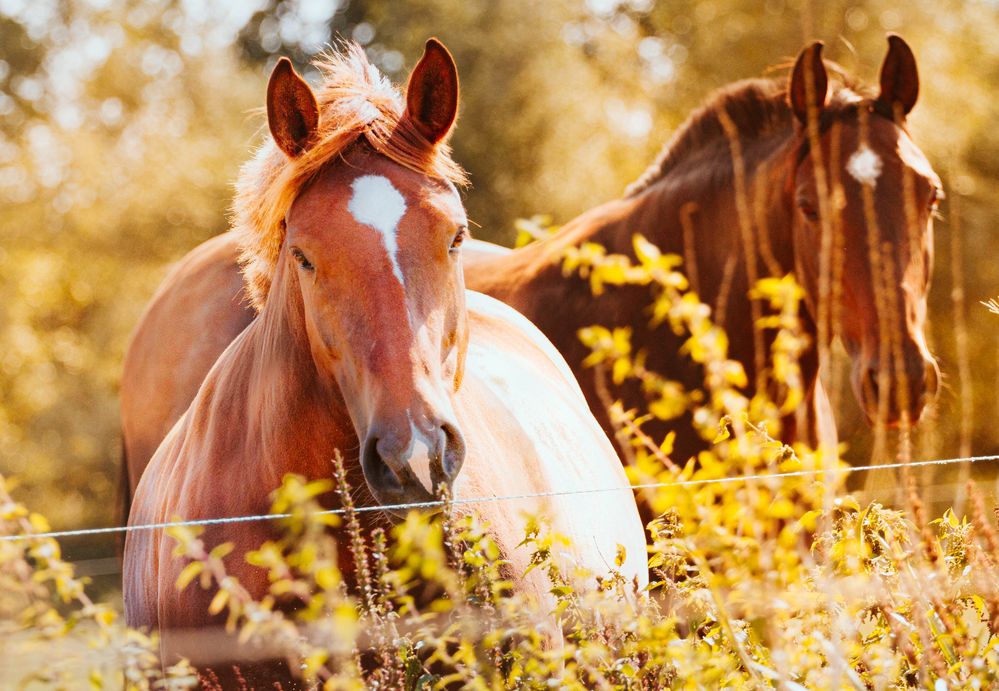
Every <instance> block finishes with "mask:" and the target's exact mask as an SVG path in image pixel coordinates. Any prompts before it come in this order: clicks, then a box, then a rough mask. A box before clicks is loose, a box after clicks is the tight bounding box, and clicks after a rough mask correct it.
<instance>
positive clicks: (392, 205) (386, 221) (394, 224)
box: [347, 175, 406, 283]
mask: <svg viewBox="0 0 999 691" xmlns="http://www.w3.org/2000/svg"><path fill="white" fill-rule="evenodd" d="M350 187H351V189H352V190H353V192H354V193H353V194H352V195H351V197H350V202H349V203H348V204H347V210H348V211H350V213H351V214H353V216H354V218H355V219H356V220H357V222H358V223H363V224H364V225H366V226H371V227H372V228H374V229H375V230H377V231H378V232H379V233H381V235H382V244H384V246H385V251H386V252H387V253H388V256H389V261H390V262H392V272H393V273H394V274H395V277H396V278H398V279H399V283H403V278H402V270H401V269H400V268H399V261H398V260H397V259H396V256H395V255H396V252H397V251H398V249H399V246H398V244H397V242H396V233H397V232H398V230H399V221H400V220H402V217H403V216H404V215H405V213H406V200H405V199H404V198H403V196H402V194H400V193H399V190H397V189H396V188H395V186H394V185H393V184H392V183H391V182H390V181H389V179H388V178H386V177H383V176H381V175H362V176H361V177H359V178H356V179H355V180H354V182H353V183H351V185H350Z"/></svg>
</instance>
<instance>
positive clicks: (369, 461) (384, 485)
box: [361, 436, 402, 492]
mask: <svg viewBox="0 0 999 691" xmlns="http://www.w3.org/2000/svg"><path fill="white" fill-rule="evenodd" d="M378 441H379V440H378V439H377V438H376V437H374V436H370V437H368V440H367V442H365V444H364V450H363V451H362V452H361V470H363V471H364V479H365V480H366V481H367V483H368V484H369V485H370V486H372V487H377V488H379V489H381V490H383V491H388V492H398V491H400V490H401V489H402V483H401V482H400V481H399V477H398V476H397V475H396V474H395V472H394V471H393V470H392V468H390V467H389V464H388V463H386V462H385V459H383V458H382V455H381V453H379V451H378Z"/></svg>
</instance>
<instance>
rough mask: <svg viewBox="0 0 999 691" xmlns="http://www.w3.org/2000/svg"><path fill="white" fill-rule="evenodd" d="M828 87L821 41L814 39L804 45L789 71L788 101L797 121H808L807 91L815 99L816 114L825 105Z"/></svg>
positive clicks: (803, 122) (804, 122)
mask: <svg viewBox="0 0 999 691" xmlns="http://www.w3.org/2000/svg"><path fill="white" fill-rule="evenodd" d="M828 88H829V77H828V76H827V75H826V66H825V65H824V64H822V41H816V42H815V43H812V44H811V45H809V46H805V47H804V48H803V49H802V51H801V52H800V53H799V54H798V59H797V60H796V61H795V63H794V69H793V70H792V71H791V82H790V84H789V85H788V88H787V100H788V103H789V104H790V106H791V110H793V111H794V116H795V117H796V118H798V121H799V122H801V123H802V124H806V123H807V122H808V95H809V92H811V94H812V97H813V98H814V99H815V112H816V115H817V114H819V113H821V112H822V109H823V108H824V107H825V105H826V92H827V90H828Z"/></svg>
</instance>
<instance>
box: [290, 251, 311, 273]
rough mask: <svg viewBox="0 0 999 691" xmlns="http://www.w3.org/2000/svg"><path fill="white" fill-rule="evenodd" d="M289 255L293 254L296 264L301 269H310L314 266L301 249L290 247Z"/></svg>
mask: <svg viewBox="0 0 999 691" xmlns="http://www.w3.org/2000/svg"><path fill="white" fill-rule="evenodd" d="M291 256H293V257H294V258H295V261H297V262H298V265H299V266H300V267H302V268H303V269H305V270H306V271H312V270H314V269H315V268H316V267H314V266H313V265H312V262H310V261H309V260H308V259H307V258H306V256H305V253H304V252H302V250H300V249H298V248H297V247H292V248H291Z"/></svg>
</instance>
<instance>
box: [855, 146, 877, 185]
mask: <svg viewBox="0 0 999 691" xmlns="http://www.w3.org/2000/svg"><path fill="white" fill-rule="evenodd" d="M846 172H848V173H849V174H850V175H852V176H853V179H854V180H856V181H857V182H859V183H860V184H861V185H870V186H871V187H875V186H876V185H877V184H878V178H879V177H881V157H880V156H878V155H877V154H876V153H874V152H873V151H872V150H871V149H870V147H868V146H867V145H866V144H861V146H860V148H859V149H857V150H856V151H854V152H853V155H852V156H850V160H849V161H847V162H846Z"/></svg>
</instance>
